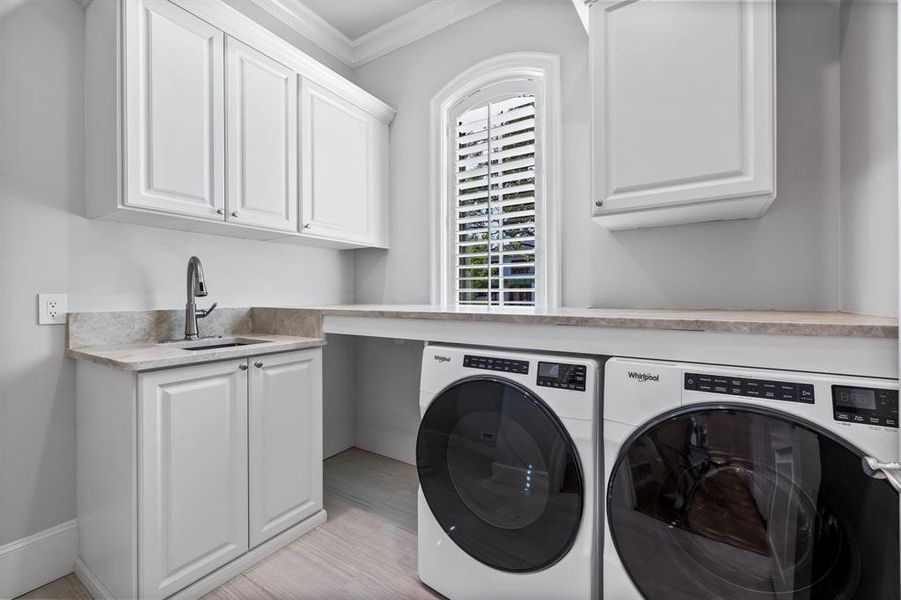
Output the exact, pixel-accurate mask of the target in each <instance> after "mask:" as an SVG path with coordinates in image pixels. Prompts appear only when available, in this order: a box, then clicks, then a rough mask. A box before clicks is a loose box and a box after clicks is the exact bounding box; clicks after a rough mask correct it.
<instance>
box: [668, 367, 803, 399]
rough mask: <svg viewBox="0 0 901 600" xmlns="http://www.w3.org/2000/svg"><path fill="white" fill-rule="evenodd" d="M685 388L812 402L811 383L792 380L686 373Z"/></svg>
mask: <svg viewBox="0 0 901 600" xmlns="http://www.w3.org/2000/svg"><path fill="white" fill-rule="evenodd" d="M685 389H686V390H692V391H698V392H710V393H712V394H728V395H730V396H747V397H748V398H763V399H766V400H784V401H786V402H803V403H804V404H813V403H814V391H813V385H812V384H809V383H795V382H792V381H772V380H769V379H748V378H746V377H725V376H722V375H704V374H700V373H686V374H685Z"/></svg>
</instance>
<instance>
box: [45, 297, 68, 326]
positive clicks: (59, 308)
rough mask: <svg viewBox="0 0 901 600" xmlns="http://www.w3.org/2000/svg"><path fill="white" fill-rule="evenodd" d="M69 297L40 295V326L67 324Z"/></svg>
mask: <svg viewBox="0 0 901 600" xmlns="http://www.w3.org/2000/svg"><path fill="white" fill-rule="evenodd" d="M67 312H69V297H68V296H67V295H66V294H38V325H59V324H63V323H65V322H66V313H67Z"/></svg>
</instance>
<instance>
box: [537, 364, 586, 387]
mask: <svg viewBox="0 0 901 600" xmlns="http://www.w3.org/2000/svg"><path fill="white" fill-rule="evenodd" d="M585 377H586V368H585V365H570V364H566V363H557V362H539V363H538V381H537V385H539V386H541V387H551V388H559V389H563V390H576V391H579V392H584V391H585Z"/></svg>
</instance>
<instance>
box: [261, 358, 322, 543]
mask: <svg viewBox="0 0 901 600" xmlns="http://www.w3.org/2000/svg"><path fill="white" fill-rule="evenodd" d="M321 372H322V359H321V353H320V352H319V351H317V352H315V353H307V354H304V353H297V354H274V355H271V356H266V357H261V358H258V359H255V360H254V361H253V364H252V366H251V368H250V403H249V406H250V408H249V415H250V419H249V424H250V436H249V440H250V545H251V546H256V545H258V544H261V543H263V542H265V541H266V540H268V539H269V538H271V537H272V536H274V535H277V534H279V533H281V532H282V531H284V530H286V529H288V528H289V527H291V526H292V525H295V524H297V523H300V522H301V521H303V520H304V519H306V518H307V517H309V516H311V515H313V514H315V513H317V512H318V511H320V510H322V402H321V398H322V377H321V375H320V374H321Z"/></svg>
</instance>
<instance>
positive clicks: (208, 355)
mask: <svg viewBox="0 0 901 600" xmlns="http://www.w3.org/2000/svg"><path fill="white" fill-rule="evenodd" d="M326 344H327V341H326V340H325V338H299V339H297V340H295V341H287V340H286V341H273V342H267V343H265V344H253V345H247V346H240V347H237V348H229V349H226V350H209V351H199V352H192V353H190V354H186V355H179V356H173V357H166V358H151V359H147V360H131V361H129V360H121V359H117V358H115V357H113V356H110V355H109V353H110V352H115V351H117V350H118V351H127V350H129V349H130V348H131V349H132V350H133V351H137V350H140V349H141V348H152V347H155V344H135V345H134V346H133V347H132V346H130V345H124V346H95V347H88V348H67V349H66V353H65V354H66V357H68V358H72V359H75V360H82V361H86V362H91V363H95V364H99V365H103V366H107V367H111V368H114V369H117V370H119V371H129V372H135V373H138V372H142V371H154V370H157V369H167V368H172V367H186V366H193V365H200V364H205V363H211V362H220V361H227V360H235V359H239V358H247V357H250V356H262V355H267V354H277V353H279V352H292V351H295V350H306V349H310V348H321V347H323V346H325V345H326Z"/></svg>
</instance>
